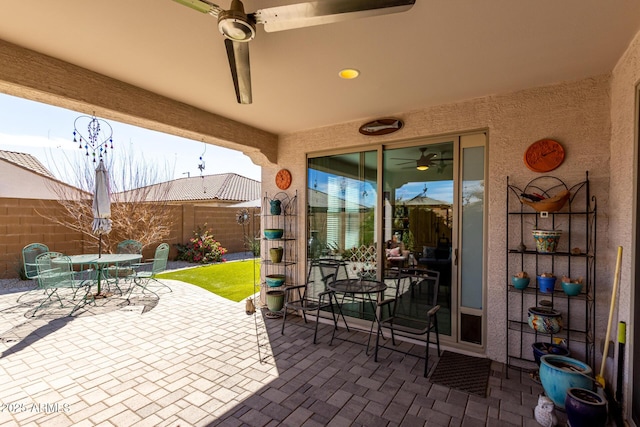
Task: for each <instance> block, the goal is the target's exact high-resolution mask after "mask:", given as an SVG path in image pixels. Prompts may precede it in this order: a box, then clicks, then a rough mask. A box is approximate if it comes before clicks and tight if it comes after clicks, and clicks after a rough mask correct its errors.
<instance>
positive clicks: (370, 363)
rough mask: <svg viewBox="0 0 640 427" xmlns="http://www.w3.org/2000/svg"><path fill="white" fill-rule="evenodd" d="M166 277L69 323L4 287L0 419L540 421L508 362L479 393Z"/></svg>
mask: <svg viewBox="0 0 640 427" xmlns="http://www.w3.org/2000/svg"><path fill="white" fill-rule="evenodd" d="M166 283H167V284H169V285H170V286H171V288H172V289H173V292H172V293H167V292H166V290H165V291H163V290H162V289H160V288H158V292H159V294H160V298H159V301H155V302H154V303H152V304H148V302H149V301H145V300H144V299H138V300H136V299H133V300H132V302H133V304H134V305H125V304H123V305H122V306H119V305H117V303H112V305H113V306H112V307H110V308H108V307H106V306H105V307H92V306H87V307H86V310H85V309H81V310H79V311H78V313H77V314H78V315H77V316H76V317H73V318H69V317H66V318H65V317H62V318H59V317H58V318H56V317H57V316H53V315H50V316H49V315H43V316H41V317H38V318H35V319H32V318H28V317H25V313H27V312H28V310H29V305H28V303H27V304H26V305H20V304H17V303H16V298H17V297H18V296H19V295H20V294H19V293H7V294H4V295H0V312H1V313H2V316H1V317H0V338H1V339H2V341H0V351H1V352H2V353H1V355H0V378H2V381H1V382H0V405H1V406H0V426H3V427H4V426H47V427H50V426H183V427H184V426H214V425H224V426H242V425H246V426H275V425H287V426H322V425H333V426H351V425H354V426H358V425H362V426H367V427H371V426H397V425H406V426H422V425H429V426H432V425H433V426H484V425H488V426H536V425H538V424H537V423H536V421H535V420H534V418H533V408H534V407H535V405H536V403H537V397H538V394H539V393H541V392H542V388H541V387H540V386H539V385H537V384H535V383H534V382H532V381H531V380H530V379H529V378H528V376H527V375H526V374H523V375H520V374H519V373H517V372H514V373H512V374H511V375H510V378H509V379H506V378H505V375H504V368H503V365H502V364H499V363H496V362H494V363H493V365H492V376H491V378H490V380H489V385H490V390H489V393H488V397H487V398H480V397H477V396H473V395H469V394H466V393H463V392H460V391H457V390H453V389H449V388H447V387H443V386H440V385H436V384H431V383H430V382H429V381H428V380H427V379H425V378H423V377H422V366H423V365H422V361H421V360H419V359H417V358H414V357H411V356H404V355H402V354H400V353H395V352H388V351H384V350H383V351H382V352H381V355H380V360H379V363H376V362H374V360H373V354H370V355H369V356H367V355H366V354H365V351H364V350H365V347H364V346H362V345H359V344H356V343H352V342H347V341H342V340H336V341H334V344H333V345H332V346H329V337H330V333H331V327H330V326H329V325H321V326H320V335H319V343H318V344H317V345H313V344H312V342H311V336H312V334H313V331H311V330H309V329H306V328H305V327H304V325H303V323H302V321H301V320H300V318H298V317H295V316H292V319H293V321H292V322H291V323H288V325H287V329H286V334H285V335H284V336H282V335H281V334H280V326H281V319H277V320H276V319H273V320H272V319H264V320H263V318H262V316H259V317H258V318H257V323H256V322H255V321H254V317H253V316H247V315H246V314H245V306H244V302H242V303H234V302H231V301H228V300H225V299H223V298H220V297H218V296H216V295H214V294H211V293H209V292H207V291H204V290H202V289H200V288H198V287H196V286H192V285H189V284H185V283H182V282H174V281H166ZM37 297H39V295H38V294H37V293H35V294H34V295H28V296H27V297H25V298H23V300H25V299H26V300H27V301H29V298H37ZM114 301H117V299H114ZM120 302H122V301H120ZM155 303H157V304H155ZM142 304H146V305H142ZM145 307H146V309H145ZM143 311H144V312H143ZM288 322H289V321H288ZM256 325H257V328H256ZM343 333H344V332H343ZM257 336H258V337H259V338H260V344H261V346H260V347H258V344H257V339H256V337H257ZM350 338H352V339H354V340H356V341H361V342H366V335H365V334H364V333H362V332H354V333H352V334H351V336H350ZM435 353H436V352H435V351H433V352H432V354H434V355H435ZM259 356H260V357H259ZM260 359H262V361H261V360H260ZM433 362H435V360H434V361H432V362H431V363H433ZM560 415H561V414H560Z"/></svg>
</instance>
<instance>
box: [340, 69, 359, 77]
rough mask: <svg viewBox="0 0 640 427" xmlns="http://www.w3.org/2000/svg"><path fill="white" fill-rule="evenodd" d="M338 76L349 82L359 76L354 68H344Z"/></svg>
mask: <svg viewBox="0 0 640 427" xmlns="http://www.w3.org/2000/svg"><path fill="white" fill-rule="evenodd" d="M338 75H339V76H340V77H342V78H343V79H345V80H351V79H355V78H356V77H358V76H359V75H360V71H358V70H356V69H355V68H345V69H344V70H340V72H339V73H338Z"/></svg>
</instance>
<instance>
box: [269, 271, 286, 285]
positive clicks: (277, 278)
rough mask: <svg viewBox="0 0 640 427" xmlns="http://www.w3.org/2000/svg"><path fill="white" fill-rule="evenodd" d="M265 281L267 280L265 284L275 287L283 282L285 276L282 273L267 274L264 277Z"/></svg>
mask: <svg viewBox="0 0 640 427" xmlns="http://www.w3.org/2000/svg"><path fill="white" fill-rule="evenodd" d="M265 281H266V282H267V286H269V287H270V288H275V287H278V286H282V285H283V284H284V281H285V276H284V274H269V275H268V276H266V277H265Z"/></svg>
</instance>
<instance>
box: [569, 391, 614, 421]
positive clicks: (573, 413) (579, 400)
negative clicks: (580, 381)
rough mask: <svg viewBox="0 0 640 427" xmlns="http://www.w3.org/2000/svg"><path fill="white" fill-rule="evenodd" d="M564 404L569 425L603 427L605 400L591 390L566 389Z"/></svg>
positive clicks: (605, 412) (605, 408) (605, 409)
mask: <svg viewBox="0 0 640 427" xmlns="http://www.w3.org/2000/svg"><path fill="white" fill-rule="evenodd" d="M564 406H565V408H564V409H565V410H566V411H567V418H568V419H569V423H570V424H571V427H604V426H605V425H606V424H607V401H606V400H605V399H604V398H603V397H602V396H600V395H599V394H598V393H595V392H593V391H591V390H586V389H583V388H576V387H572V388H570V389H568V390H567V398H566V399H565V401H564Z"/></svg>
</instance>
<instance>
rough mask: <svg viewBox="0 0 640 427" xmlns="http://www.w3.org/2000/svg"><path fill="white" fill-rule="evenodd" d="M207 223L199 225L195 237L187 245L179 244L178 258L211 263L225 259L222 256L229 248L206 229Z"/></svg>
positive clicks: (194, 233)
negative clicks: (223, 245)
mask: <svg viewBox="0 0 640 427" xmlns="http://www.w3.org/2000/svg"><path fill="white" fill-rule="evenodd" d="M206 226H207V224H205V225H204V226H203V227H198V228H197V230H196V231H194V232H193V237H192V238H191V239H189V241H188V242H187V243H186V244H185V245H178V246H177V248H178V256H177V259H178V260H181V261H188V262H195V263H199V264H209V263H212V262H220V261H225V260H224V259H223V258H222V256H223V255H224V254H226V253H227V250H226V249H225V248H223V247H222V245H221V244H220V242H218V241H217V240H216V239H214V237H213V234H211V233H210V232H209V230H207V229H206Z"/></svg>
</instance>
